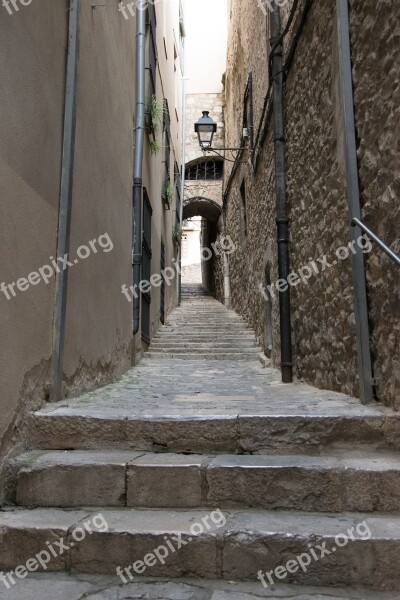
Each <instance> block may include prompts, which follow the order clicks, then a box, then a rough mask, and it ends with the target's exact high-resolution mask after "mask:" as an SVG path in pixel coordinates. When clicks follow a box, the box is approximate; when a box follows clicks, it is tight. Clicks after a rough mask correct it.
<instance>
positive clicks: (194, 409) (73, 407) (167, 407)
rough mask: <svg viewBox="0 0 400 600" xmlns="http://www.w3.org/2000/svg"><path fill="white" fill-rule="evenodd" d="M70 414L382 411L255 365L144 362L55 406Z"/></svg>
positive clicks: (327, 413)
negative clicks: (285, 379) (285, 381)
mask: <svg viewBox="0 0 400 600" xmlns="http://www.w3.org/2000/svg"><path fill="white" fill-rule="evenodd" d="M61 407H63V408H67V407H68V409H69V411H68V412H71V413H73V412H79V413H80V414H93V413H96V412H98V411H101V412H103V411H106V412H108V411H111V412H112V413H113V414H114V415H115V414H125V415H127V416H133V415H143V414H154V415H156V414H165V415H173V414H177V413H181V414H183V415H184V414H186V415H189V414H190V415H193V416H196V415H204V414H210V415H217V414H221V415H237V414H239V413H241V414H243V413H248V412H256V413H257V414H259V415H263V414H271V413H272V414H279V413H281V412H282V410H283V409H284V411H285V414H315V413H318V414H319V415H332V414H340V415H355V414H357V415H377V416H379V415H382V414H384V413H385V414H388V413H389V412H391V411H388V410H387V409H385V408H384V407H383V406H381V405H378V404H372V405H370V406H362V405H361V403H360V402H359V400H357V399H355V398H349V397H348V396H345V395H343V394H338V393H336V392H329V391H322V390H317V389H316V388H313V387H311V386H308V385H305V384H302V383H294V384H291V385H283V384H281V383H280V372H279V371H278V370H276V369H271V368H263V367H262V365H261V363H259V362H258V361H257V360H254V361H243V362H242V361H226V360H222V361H218V360H204V361H202V360H198V359H197V360H195V361H190V360H179V359H160V360H157V359H154V358H145V359H143V360H142V362H141V363H140V364H139V365H138V366H136V367H135V368H133V369H131V370H130V371H128V372H127V373H126V374H125V375H124V376H122V377H121V378H120V379H119V380H118V381H117V382H116V383H113V384H111V385H108V386H105V387H103V388H100V389H98V390H95V391H93V392H89V393H87V394H84V395H82V396H81V397H79V398H75V399H74V398H72V399H70V400H63V401H62V402H60V403H57V404H54V405H50V406H48V407H47V408H46V409H44V411H43V412H53V411H55V410H57V409H58V408H61Z"/></svg>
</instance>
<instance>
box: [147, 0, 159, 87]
mask: <svg viewBox="0 0 400 600" xmlns="http://www.w3.org/2000/svg"><path fill="white" fill-rule="evenodd" d="M147 24H148V26H149V61H150V66H149V71H150V95H151V96H154V95H155V93H156V83H157V47H156V39H157V38H156V27H157V19H156V9H155V6H154V5H153V4H150V3H149V4H148V22H147Z"/></svg>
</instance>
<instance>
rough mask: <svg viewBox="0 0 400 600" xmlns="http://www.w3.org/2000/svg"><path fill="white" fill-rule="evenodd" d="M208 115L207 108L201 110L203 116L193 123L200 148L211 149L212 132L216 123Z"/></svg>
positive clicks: (215, 128) (215, 127)
mask: <svg viewBox="0 0 400 600" xmlns="http://www.w3.org/2000/svg"><path fill="white" fill-rule="evenodd" d="M209 115H210V113H209V112H208V110H203V116H202V117H200V119H199V120H198V121H197V123H195V125H194V130H195V132H196V133H197V136H198V138H199V144H200V148H201V149H202V150H211V148H212V141H213V137H214V133H216V131H217V124H216V122H215V121H213V120H212V118H211V117H210V116H209Z"/></svg>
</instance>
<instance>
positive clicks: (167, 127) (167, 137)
mask: <svg viewBox="0 0 400 600" xmlns="http://www.w3.org/2000/svg"><path fill="white" fill-rule="evenodd" d="M164 148H165V154H164V162H165V172H166V173H165V178H166V180H168V179H169V178H170V164H171V121H170V116H169V108H168V101H167V99H166V98H164Z"/></svg>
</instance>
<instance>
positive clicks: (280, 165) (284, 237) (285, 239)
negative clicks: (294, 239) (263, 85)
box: [269, 2, 293, 383]
mask: <svg viewBox="0 0 400 600" xmlns="http://www.w3.org/2000/svg"><path fill="white" fill-rule="evenodd" d="M269 35H270V43H271V48H272V56H271V59H272V61H271V62H272V82H273V98H274V101H273V106H274V126H275V140H274V144H275V181H276V224H277V238H278V267H279V279H283V280H284V281H287V278H288V275H289V219H288V214H287V190H286V161H285V152H286V141H285V124H284V107H283V56H282V53H283V47H282V43H277V42H278V41H279V39H280V36H281V15H280V9H279V6H278V3H277V2H276V3H275V6H274V10H273V11H272V12H271V13H270V32H269ZM286 287H287V289H286V290H285V291H282V292H280V293H279V310H280V337H281V372H282V381H283V383H291V382H292V381H293V363H292V333H291V317H290V287H289V285H287V286H286Z"/></svg>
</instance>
